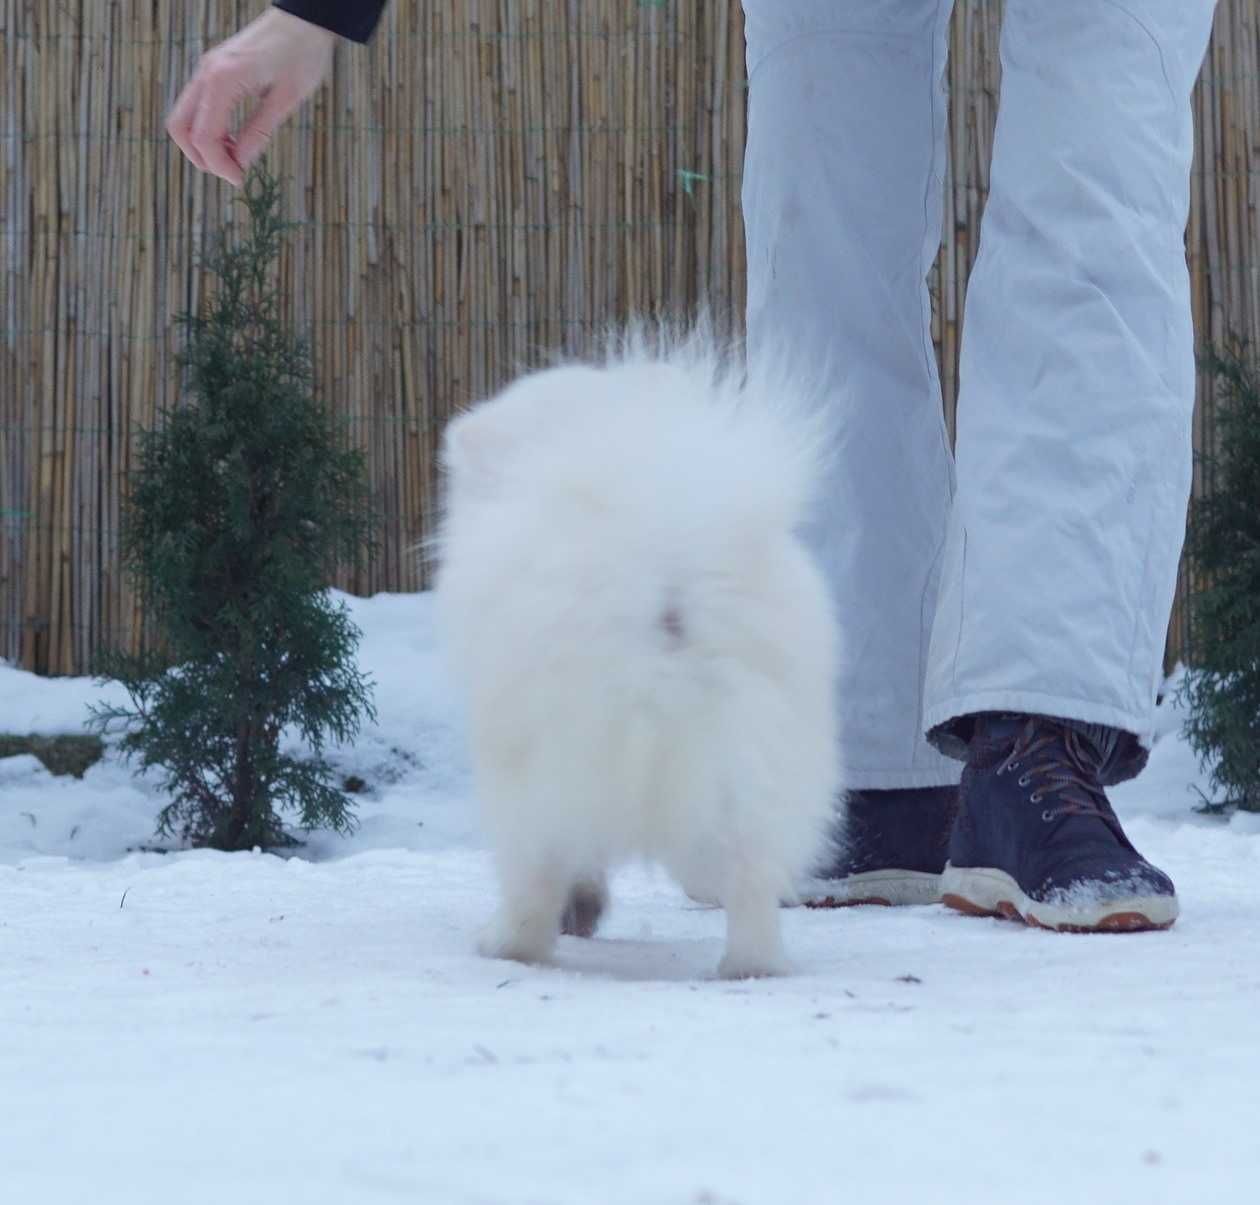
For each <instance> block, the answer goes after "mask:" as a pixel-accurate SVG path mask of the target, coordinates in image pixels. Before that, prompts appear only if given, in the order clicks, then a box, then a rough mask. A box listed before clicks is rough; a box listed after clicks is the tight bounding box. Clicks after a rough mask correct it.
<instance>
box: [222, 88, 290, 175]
mask: <svg viewBox="0 0 1260 1205" xmlns="http://www.w3.org/2000/svg"><path fill="white" fill-rule="evenodd" d="M299 103H300V101H299V98H298V97H297V96H295V95H294V94H293V92H292V91H291V90H289V89H285V88H272V89H270V90H269V91H268V92H266V93H265V94H264V96H263V100H262V104H261V105H259V106H258V109H257V110H256V111H255V113H254V114H253V116H252V117H250V119H249V122H248V123H247V124H246V125H245V127H244V128H243V129H242V130H241V131H240V133H239V134H237V136H236V161H237V163H239V164H240V166H241V167H242V168H243V169H248V168H249V165H250V164H251V163H253V161H254V160H255V159H256V158H257V157H258V156H259V155H260V154H261V153H262V152H263V151H264V150H265V149H266V147H267V143H268V142H270V141H271V136H272V134H274V133H275V132H276V128H277V127H278V126H279V125H280V123H281V122H282V121H284V119H285V118H286V117H288V116H289V114H290V113H292V112H293V110H294V109H296V108H297V106H298V104H299Z"/></svg>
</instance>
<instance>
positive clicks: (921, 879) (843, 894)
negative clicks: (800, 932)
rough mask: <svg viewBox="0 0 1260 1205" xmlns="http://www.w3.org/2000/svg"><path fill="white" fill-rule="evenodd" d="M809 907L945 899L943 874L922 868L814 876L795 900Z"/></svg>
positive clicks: (888, 904)
mask: <svg viewBox="0 0 1260 1205" xmlns="http://www.w3.org/2000/svg"><path fill="white" fill-rule="evenodd" d="M794 902H795V903H797V904H800V905H801V906H803V907H805V908H856V907H858V906H860V905H862V904H873V905H876V906H878V907H882V908H904V907H913V906H915V905H923V904H939V903H940V902H941V876H940V875H939V874H927V873H926V872H924V871H918V870H867V871H863V872H862V873H861V874H851V875H846V876H845V877H844V878H842V879H811V880H809V882H807V883H806V884H805V885H804V888H803V889H802V891H801V893H800V896H799V898H798V899H797V900H796V901H794Z"/></svg>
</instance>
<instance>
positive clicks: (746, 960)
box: [437, 337, 837, 977]
mask: <svg viewBox="0 0 1260 1205" xmlns="http://www.w3.org/2000/svg"><path fill="white" fill-rule="evenodd" d="M733 362H734V358H733V357H724V356H723V355H722V354H721V353H719V352H717V351H715V350H714V349H713V348H712V347H711V345H709V344H708V343H707V341H706V340H704V339H703V338H699V337H697V338H693V339H691V340H690V341H685V342H681V343H678V342H675V343H674V344H673V345H671V346H667V347H666V348H665V349H664V350H662V351H659V352H656V353H653V352H651V351H649V350H647V349H646V348H645V347H644V346H643V345H642V344H641V343H640V344H634V343H632V344H631V345H630V346H629V347H623V348H622V349H621V350H619V351H617V352H615V353H613V354H612V355H611V356H610V358H609V359H608V361H607V362H605V363H602V364H600V365H597V366H566V367H559V368H553V369H549V370H547V371H543V372H538V373H535V374H533V375H530V376H527V377H525V378H523V379H521V380H519V381H517V382H516V383H515V384H513V385H511V386H510V387H509V388H508V389H507V390H505V391H504V392H503V393H502V394H501V395H499V396H498V397H496V398H494V399H492V400H490V401H488V402H485V403H483V404H481V405H479V406H477V407H476V408H474V409H473V410H471V411H470V412H468V413H466V414H464V415H462V416H460V417H458V418H456V419H455V420H454V421H453V422H452V423H451V424H450V425H449V427H448V428H447V431H446V436H445V442H444V448H443V459H444V467H445V469H446V471H447V483H446V488H447V496H446V513H445V523H444V527H443V531H442V534H441V537H440V540H439V550H440V570H439V575H438V582H437V596H438V605H439V609H440V614H441V617H442V623H443V626H444V629H445V633H446V638H447V641H448V645H449V650H450V653H451V657H452V662H453V666H454V668H455V670H456V672H457V674H458V675H459V676H460V679H461V682H462V684H463V686H464V687H465V688H466V691H467V701H468V711H469V726H470V739H471V746H472V753H473V764H474V775H475V783H476V788H477V791H478V794H479V796H480V799H481V802H482V806H483V811H484V822H485V826H486V829H487V833H488V836H489V838H490V840H491V843H492V846H493V849H494V855H495V860H496V865H497V869H498V875H499V880H500V887H501V891H502V901H501V907H500V911H499V915H498V917H497V919H496V921H495V922H494V924H493V926H492V928H491V929H490V930H489V932H488V933H487V935H486V937H485V938H484V939H483V942H482V945H481V950H482V953H484V954H486V955H488V956H491V957H498V958H513V959H518V960H521V961H525V962H539V961H544V960H545V959H546V958H547V957H548V956H549V954H550V953H551V951H552V948H553V946H554V944H555V940H556V937H557V934H558V933H559V932H560V929H561V927H562V923H563V925H564V928H565V930H566V931H568V932H577V933H581V934H589V933H590V932H592V931H593V930H594V927H595V924H596V923H597V921H598V916H599V913H600V912H601V911H602V908H603V906H604V903H605V899H606V895H605V887H604V883H605V878H604V876H605V872H606V870H607V868H609V867H610V866H612V865H614V864H615V863H617V862H619V861H623V860H626V859H629V858H633V857H646V858H650V859H655V860H657V861H659V862H661V863H662V864H663V865H664V866H665V867H666V868H667V869H668V870H669V871H670V872H671V873H672V874H673V875H674V876H675V877H676V878H677V879H678V880H679V881H680V882H681V883H682V885H683V886H684V887H685V888H686V889H687V890H688V891H690V892H691V893H692V894H694V895H698V896H704V897H708V898H711V899H715V900H717V901H720V902H721V904H722V906H723V907H724V908H725V910H726V919H727V940H726V951H725V954H724V956H723V958H722V961H721V965H720V967H719V972H720V973H721V974H722V975H723V976H727V977H743V976H749V975H768V974H774V973H778V972H782V971H783V970H784V969H785V960H784V955H783V947H782V940H781V936H780V929H779V901H780V899H781V898H785V897H790V896H791V894H792V891H793V887H794V884H795V883H796V882H798V881H799V878H800V876H801V875H802V874H803V873H804V872H806V871H807V870H808V869H809V868H810V866H811V864H812V863H813V861H814V860H815V858H816V857H817V856H818V855H819V853H820V852H821V850H822V846H823V843H824V842H825V840H826V830H827V827H828V822H829V820H830V818H831V817H832V815H833V814H834V811H833V809H834V798H835V792H836V779H837V766H836V734H835V703H834V697H833V672H832V667H833V665H834V663H835V657H834V651H833V650H834V641H835V631H834V619H833V615H832V609H831V602H830V598H829V594H828V591H827V589H826V587H825V584H824V582H823V580H822V577H821V575H820V573H819V571H818V569H817V568H816V566H815V564H814V562H813V560H812V559H811V557H810V555H809V554H808V552H807V550H806V548H805V547H804V546H803V544H802V542H801V540H800V538H799V536H798V535H797V533H796V529H797V527H798V524H799V523H800V521H801V519H802V517H803V514H804V511H805V507H806V505H807V503H808V501H809V498H810V493H811V490H812V488H813V485H814V479H815V476H816V463H815V461H816V456H817V449H818V445H819V440H818V435H817V423H816V421H815V420H814V419H812V418H811V417H810V416H809V415H808V414H806V413H805V412H804V410H803V409H802V407H801V406H800V404H799V402H794V401H793V398H792V396H791V395H792V390H791V389H790V388H788V387H785V386H783V385H781V384H776V383H774V382H772V381H768V380H765V381H759V380H756V379H748V378H745V377H744V376H743V375H742V373H741V371H740V370H737V369H732V368H729V367H724V364H730V363H733Z"/></svg>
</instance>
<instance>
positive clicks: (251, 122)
mask: <svg viewBox="0 0 1260 1205" xmlns="http://www.w3.org/2000/svg"><path fill="white" fill-rule="evenodd" d="M336 40H337V39H336V35H335V34H332V33H330V32H329V31H328V30H326V29H323V28H321V27H320V26H318V25H313V24H312V23H311V22H309V21H303V20H302V19H301V18H300V17H295V16H293V15H292V14H291V13H286V12H283V11H281V10H280V9H278V8H269V9H268V10H267V11H266V12H265V13H263V14H262V16H260V17H258V18H257V19H256V20H255V21H252V22H251V23H250V24H249V25H246V26H245V28H244V29H242V30H241V31H240V32H239V33H236V34H234V35H233V36H232V37H230V38H228V40H227V41H226V42H221V43H219V45H218V46H215V47H214V48H213V49H211V50H208V51H207V52H206V53H205V54H203V55H202V56H201V61H200V62H199V63H198V64H197V70H196V72H195V73H194V75H193V77H192V79H191V80H190V81H189V82H188V84H187V85H186V86H185V87H184V90H183V91H182V92H181V93H180V95H179V99H178V100H177V101H176V102H175V107H174V108H173V109H171V112H170V115H169V116H168V117H167V119H166V132H167V133H168V134H170V136H171V137H172V138H173V139H174V140H175V142H176V143H177V144H178V146H179V149H180V150H182V151H183V152H184V154H185V155H187V156H188V158H189V159H190V160H191V161H192V162H193V164H195V165H196V166H197V167H199V168H200V169H201V170H202V171H205V172H213V173H214V174H215V175H216V176H219V177H221V178H222V179H224V180H227V181H228V182H229V183H230V184H234V185H236V187H237V188H239V187H240V186H241V185H242V184H243V183H244V180H245V169H246V168H248V167H249V165H250V163H251V162H252V161H253V160H254V159H255V158H256V157H257V156H258V154H259V153H260V152H261V151H262V150H263V148H264V147H265V146H266V145H267V142H268V141H269V139H270V138H271V135H272V133H273V132H274V131H275V130H276V128H277V127H278V126H279V125H280V123H281V122H283V121H284V120H285V118H286V117H288V116H289V114H290V113H292V112H293V110H294V109H296V108H297V107H298V105H300V104H301V103H302V102H303V101H304V100H305V99H306V98H307V97H308V96H310V94H311V93H312V92H314V91H315V89H316V88H318V87H319V85H320V83H321V82H322V80H323V78H324V76H325V75H326V74H327V73H328V67H329V64H330V63H331V62H332V52H333V43H334V42H335V41H336ZM254 98H260V99H261V103H260V104H259V105H258V107H257V108H256V109H255V110H254V112H253V113H252V114H251V115H250V117H249V119H248V120H247V121H246V123H245V125H244V126H242V127H241V129H240V130H239V131H238V132H237V133H236V134H233V133H232V131H231V130H230V129H229V123H230V121H231V119H232V111H233V109H234V108H235V107H236V105H237V104H238V103H239V102H241V101H248V100H252V99H254Z"/></svg>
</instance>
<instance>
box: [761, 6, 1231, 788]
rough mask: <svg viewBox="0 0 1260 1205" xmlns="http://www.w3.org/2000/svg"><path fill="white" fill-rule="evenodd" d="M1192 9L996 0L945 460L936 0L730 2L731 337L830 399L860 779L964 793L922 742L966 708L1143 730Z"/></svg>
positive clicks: (1183, 325)
mask: <svg viewBox="0 0 1260 1205" xmlns="http://www.w3.org/2000/svg"><path fill="white" fill-rule="evenodd" d="M1214 7H1215V0H1124V3H1121V2H1120V0H1007V4H1006V14H1005V22H1004V27H1003V32H1002V47H1001V52H1002V68H1003V75H1002V95H1001V103H1000V109H999V116H998V124H997V134H996V140H995V145H994V153H993V164H992V171H991V178H990V193H989V200H988V206H987V208H986V210H985V213H984V218H983V226H982V231H981V244H980V253H979V258H978V261H977V263H976V266H975V270H974V272H973V274H972V277H971V281H970V284H969V289H968V293H967V303H966V321H965V326H964V331H963V339H962V363H961V369H960V394H959V405H958V431H957V459H956V464H955V463H954V461H953V459H952V458H951V455H950V451H949V447H948V442H947V435H946V431H945V428H944V422H943V418H942V406H941V396H940V383H939V380H938V376H937V368H936V357H935V353H934V350H933V346H932V339H931V330H930V312H931V311H930V300H929V296H928V292H927V287H926V284H925V278H926V277H927V274H928V271H929V269H930V268H931V266H932V263H933V260H934V259H935V256H936V253H937V250H938V247H939V244H940V239H941V220H942V208H943V203H942V190H943V183H944V173H945V131H946V101H947V98H946V93H945V80H944V72H945V61H946V49H947V44H948V28H949V19H950V10H951V8H952V0H744V11H745V16H746V28H747V43H748V77H749V130H748V147H747V158H746V163H745V172H744V193H743V202H744V217H745V223H746V228H747V240H748V337H749V350H750V354H751V355H753V356H755V355H757V354H758V349H759V348H763V347H765V348H768V347H769V346H770V345H772V344H773V345H776V346H780V347H781V346H782V345H784V344H785V343H786V344H787V345H788V346H789V347H790V348H791V349H792V351H793V353H794V354H795V355H797V356H799V357H801V358H803V359H806V360H807V361H808V362H810V363H816V364H818V365H825V366H826V372H827V386H826V387H827V393H828V396H829V397H830V398H832V399H833V403H834V405H835V406H836V407H838V408H840V409H839V416H840V421H839V422H838V424H837V439H836V447H835V457H834V460H833V463H832V466H831V469H830V470H829V471H830V473H831V480H830V483H829V489H828V491H827V494H826V497H825V501H824V505H823V507H822V509H821V513H820V514H819V515H818V517H817V520H816V522H815V523H814V525H813V526H814V530H813V533H812V534H813V537H814V541H815V544H816V547H817V550H818V552H819V554H820V556H821V558H822V560H823V563H824V564H825V566H826V570H827V573H828V576H829V578H830V580H831V583H832V585H833V588H834V591H835V597H836V602H837V606H838V609H839V616H840V621H841V629H842V634H843V649H842V652H841V663H840V667H839V686H838V689H839V692H840V703H841V714H842V716H843V718H844V722H845V723H844V736H843V764H844V768H845V784H846V785H847V786H849V787H851V788H879V787H908V786H932V785H942V784H946V783H951V782H956V781H957V779H958V772H959V769H958V764H957V762H955V761H952V760H949V759H948V758H946V757H944V756H942V754H941V753H939V752H937V749H938V748H947V749H949V750H950V752H951V753H953V754H955V755H957V753H958V752H959V745H958V737H959V735H960V734H962V735H965V730H966V719H965V717H967V716H970V715H973V714H975V713H977V712H982V711H994V710H1013V711H1023V712H1033V713H1038V714H1042V715H1051V716H1057V717H1061V718H1065V719H1075V720H1081V721H1085V722H1088V723H1100V724H1106V725H1108V726H1111V727H1113V728H1118V729H1121V730H1122V731H1124V732H1127V733H1130V734H1132V735H1133V736H1134V737H1136V738H1137V739H1138V740H1139V741H1141V742H1142V743H1143V744H1149V738H1150V730H1151V723H1152V715H1153V711H1154V701H1155V692H1156V689H1157V686H1158V683H1159V680H1160V673H1161V668H1162V658H1163V651H1164V638H1165V633H1166V629H1167V624H1168V617H1169V614H1170V611H1171V608H1172V601H1173V595H1174V592H1175V587H1176V577H1177V564H1178V559H1179V556H1180V552H1181V545H1182V539H1183V536H1184V527H1185V509H1186V503H1187V499H1188V496H1189V490H1190V480H1191V416H1192V411H1193V406H1194V382H1195V378H1194V340H1193V330H1192V324H1191V311H1190V295H1189V278H1188V273H1187V269H1186V260H1185V248H1184V234H1185V226H1186V220H1187V216H1188V211H1189V173H1190V165H1191V158H1192V154H1193V129H1192V124H1191V108H1190V94H1191V90H1192V88H1193V86H1194V82H1195V79H1196V77H1197V75H1198V72H1199V67H1200V64H1201V62H1202V59H1203V55H1204V52H1205V50H1206V47H1207V41H1208V36H1209V32H1210V28H1211V24H1212V14H1213V9H1214ZM929 731H931V732H932V740H931V741H929V740H928V739H927V737H926V733H928V732H929Z"/></svg>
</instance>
